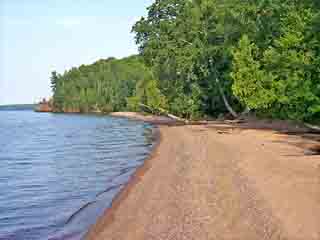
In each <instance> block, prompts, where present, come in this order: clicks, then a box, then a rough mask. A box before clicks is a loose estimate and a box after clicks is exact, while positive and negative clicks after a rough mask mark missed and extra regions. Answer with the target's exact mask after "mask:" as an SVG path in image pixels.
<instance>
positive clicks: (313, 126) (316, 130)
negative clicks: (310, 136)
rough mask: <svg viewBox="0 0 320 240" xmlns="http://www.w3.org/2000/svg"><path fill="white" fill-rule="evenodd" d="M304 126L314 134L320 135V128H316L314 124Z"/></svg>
mask: <svg viewBox="0 0 320 240" xmlns="http://www.w3.org/2000/svg"><path fill="white" fill-rule="evenodd" d="M304 125H305V126H306V127H307V128H308V129H310V130H311V131H312V132H315V133H320V127H319V126H315V125H312V124H309V123H305V124H304Z"/></svg>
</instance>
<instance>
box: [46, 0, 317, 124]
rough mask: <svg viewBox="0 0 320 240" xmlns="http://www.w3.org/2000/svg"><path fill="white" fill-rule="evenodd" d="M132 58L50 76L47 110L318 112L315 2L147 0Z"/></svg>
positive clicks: (307, 115)
mask: <svg viewBox="0 0 320 240" xmlns="http://www.w3.org/2000/svg"><path fill="white" fill-rule="evenodd" d="M132 31H133V32H134V33H135V36H136V37H135V39H136V43H137V45H138V46H139V55H138V56H131V57H128V58H125V59H121V60H117V59H112V58H111V59H107V60H100V61H98V62H96V63H94V64H92V65H88V66H80V67H79V68H73V69H71V70H70V71H66V72H65V73H64V74H62V75H60V74H58V73H56V72H53V73H52V76H51V81H52V89H53V92H54V96H53V100H54V106H55V109H56V111H81V112H88V111H103V112H109V111H122V110H127V109H129V110H139V104H140V103H143V104H145V105H148V106H150V107H152V108H154V109H165V110H166V111H168V112H171V113H174V114H176V115H179V116H182V117H185V118H198V117H203V116H218V115H220V114H227V113H228V114H230V115H232V116H233V117H237V116H239V115H240V114H243V113H247V112H252V113H254V114H256V115H258V116H262V117H273V118H280V119H295V120H300V121H317V119H319V118H320V2H319V1H318V0H305V1H299V0H190V1H188V0H156V1H155V2H154V3H153V4H152V5H151V6H150V7H149V8H148V14H147V16H145V17H142V18H141V19H140V20H139V21H138V22H137V23H136V24H135V25H134V26H133V30H132Z"/></svg>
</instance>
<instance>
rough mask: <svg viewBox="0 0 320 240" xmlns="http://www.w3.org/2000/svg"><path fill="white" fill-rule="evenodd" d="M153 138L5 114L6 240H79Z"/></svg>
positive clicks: (116, 126) (89, 122)
mask: <svg viewBox="0 0 320 240" xmlns="http://www.w3.org/2000/svg"><path fill="white" fill-rule="evenodd" d="M152 136H153V134H152V127H151V126H150V125H148V124H145V123H141V122H136V121H129V120H126V119H120V118H112V117H103V116H94V115H64V114H39V113H33V112H31V111H11V112H6V111H0V137H1V138H0V190H1V194H0V239H1V240H2V239H15V240H16V239H24V240H25V239H32V240H37V239H41V240H43V239H80V238H81V236H82V235H83V233H84V232H85V231H86V230H87V229H88V227H89V226H90V225H91V224H92V223H94V222H95V220H96V219H97V217H98V216H99V215H101V214H102V213H103V211H104V209H105V208H107V207H108V206H110V203H111V201H112V199H113V197H114V196H115V194H116V193H117V192H119V190H120V189H121V188H122V187H123V185H124V183H126V182H127V181H128V179H129V178H130V176H131V175H132V173H133V172H134V171H135V169H136V168H137V166H139V165H141V164H142V163H143V160H144V159H145V158H146V156H147V155H148V153H149V152H150V150H151V147H152V143H153V137H152Z"/></svg>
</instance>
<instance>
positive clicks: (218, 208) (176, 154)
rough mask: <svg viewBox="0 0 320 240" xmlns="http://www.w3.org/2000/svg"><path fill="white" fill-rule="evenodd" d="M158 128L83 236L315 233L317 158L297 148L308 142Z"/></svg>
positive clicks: (319, 200)
mask: <svg viewBox="0 0 320 240" xmlns="http://www.w3.org/2000/svg"><path fill="white" fill-rule="evenodd" d="M149 120H150V119H149ZM159 129H160V135H161V141H160V144H159V145H158V147H157V148H156V149H155V151H154V153H153V154H152V156H151V157H150V158H149V159H148V160H147V161H146V162H145V164H144V165H143V166H142V167H141V168H140V169H138V171H137V172H136V174H135V175H134V176H133V178H132V180H131V181H130V183H129V184H128V185H127V186H126V188H125V189H124V190H123V191H122V192H121V193H120V194H119V195H118V196H117V197H116V199H115V200H114V202H113V205H112V208H111V209H109V210H107V211H106V213H105V214H104V216H102V217H101V218H100V220H99V221H98V222H97V224H96V225H94V226H93V227H92V228H91V230H90V231H89V233H88V234H87V239H89V240H91V239H104V240H142V239H159V240H160V239H168V240H169V239H172V240H173V239H176V240H180V239H181V240H182V239H186V240H191V239H194V240H205V239H209V240H211V239H212V240H215V239H217V240H224V239H226V240H227V239H228V240H238V239H239V240H240V239H241V240H250V239H256V240H262V239H288V240H291V239H292V240H295V239H297V240H319V239H320V157H319V156H318V155H312V156H311V155H310V156H306V155H305V154H304V153H305V149H303V148H302V147H301V146H309V145H310V144H313V142H311V141H307V140H304V139H302V138H301V137H298V136H288V135H284V134H278V133H276V132H273V131H267V130H254V129H241V128H234V127H231V126H229V125H224V126H221V125H218V124H208V125H204V126H171V127H169V126H160V127H159ZM301 143H303V144H301Z"/></svg>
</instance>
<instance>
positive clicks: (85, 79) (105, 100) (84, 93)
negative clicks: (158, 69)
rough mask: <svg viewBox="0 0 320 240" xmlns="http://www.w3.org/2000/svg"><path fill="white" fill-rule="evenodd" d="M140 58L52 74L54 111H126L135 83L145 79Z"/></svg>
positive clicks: (101, 63)
mask: <svg viewBox="0 0 320 240" xmlns="http://www.w3.org/2000/svg"><path fill="white" fill-rule="evenodd" d="M148 74H150V73H149V71H148V70H147V69H146V67H145V66H144V64H143V63H142V61H141V60H140V57H138V56H132V57H128V58H124V59H121V60H117V59H114V58H109V59H106V60H99V61H97V62H95V63H94V64H92V65H82V66H80V67H79V68H72V69H71V70H69V71H66V72H65V73H64V74H62V75H59V74H57V73H56V72H53V73H52V77H51V82H52V90H53V92H54V95H53V100H54V108H55V111H58V112H64V111H66V112H111V111H121V110H125V109H126V108H127V98H128V97H132V96H133V94H134V92H135V88H136V84H137V83H138V81H140V80H141V79H145V78H147V77H148Z"/></svg>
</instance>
